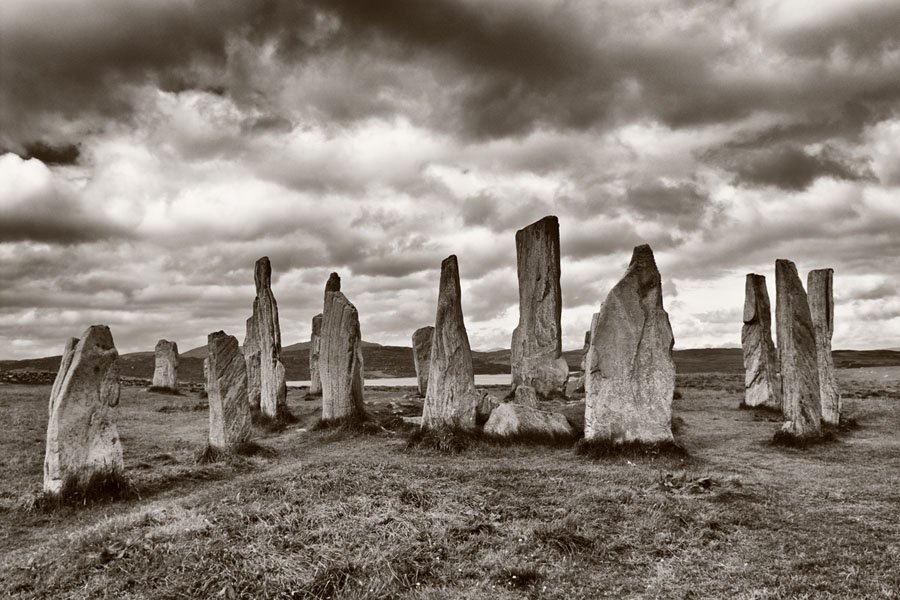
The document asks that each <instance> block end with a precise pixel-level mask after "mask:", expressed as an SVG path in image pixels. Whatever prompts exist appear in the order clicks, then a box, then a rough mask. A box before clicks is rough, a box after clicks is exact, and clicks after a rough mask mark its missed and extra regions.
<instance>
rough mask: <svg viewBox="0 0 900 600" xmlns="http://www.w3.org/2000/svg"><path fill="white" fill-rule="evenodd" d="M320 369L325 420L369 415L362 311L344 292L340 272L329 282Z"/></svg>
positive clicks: (326, 288) (327, 284)
mask: <svg viewBox="0 0 900 600" xmlns="http://www.w3.org/2000/svg"><path fill="white" fill-rule="evenodd" d="M319 372H320V374H321V378H322V419H323V420H325V421H331V420H334V419H345V418H355V417H361V416H363V415H364V414H365V406H364V400H363V385H364V381H363V355H362V337H361V335H360V331H359V313H357V311H356V307H355V306H353V304H351V303H350V301H349V300H347V298H346V296H344V294H343V293H342V292H341V278H340V277H338V275H337V273H332V274H331V276H330V277H329V278H328V283H326V284H325V309H324V310H323V311H322V342H321V347H320V356H319Z"/></svg>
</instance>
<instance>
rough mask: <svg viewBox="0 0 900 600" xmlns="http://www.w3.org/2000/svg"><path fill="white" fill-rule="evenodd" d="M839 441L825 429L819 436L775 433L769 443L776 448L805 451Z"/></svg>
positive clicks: (832, 432) (831, 432)
mask: <svg viewBox="0 0 900 600" xmlns="http://www.w3.org/2000/svg"><path fill="white" fill-rule="evenodd" d="M838 441H840V440H839V439H838V436H837V434H836V433H835V432H834V431H831V430H829V429H827V428H823V429H822V433H821V434H819V435H804V436H801V435H794V434H792V433H788V432H786V431H781V430H779V431H776V432H775V435H774V436H772V441H771V442H769V445H770V446H776V447H779V448H793V449H795V450H806V449H808V448H813V447H816V446H823V445H826V444H833V443H835V442H838Z"/></svg>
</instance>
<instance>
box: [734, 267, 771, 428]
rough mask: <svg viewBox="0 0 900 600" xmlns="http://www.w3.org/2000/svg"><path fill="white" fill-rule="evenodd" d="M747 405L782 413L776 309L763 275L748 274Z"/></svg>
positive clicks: (743, 333) (745, 335)
mask: <svg viewBox="0 0 900 600" xmlns="http://www.w3.org/2000/svg"><path fill="white" fill-rule="evenodd" d="M741 346H742V347H743V349H744V404H746V405H747V406H762V407H766V408H772V409H775V410H781V384H780V382H779V381H778V355H777V354H776V353H775V343H774V342H773V341H772V308H771V305H770V304H769V291H768V290H767V289H766V278H765V276H763V275H756V274H754V273H748V274H747V279H746V284H745V288H744V325H743V327H742V328H741Z"/></svg>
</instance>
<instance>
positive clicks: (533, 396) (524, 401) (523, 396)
mask: <svg viewBox="0 0 900 600" xmlns="http://www.w3.org/2000/svg"><path fill="white" fill-rule="evenodd" d="M514 402H515V403H516V404H521V405H522V406H530V407H531V408H537V405H538V395H537V391H535V389H534V388H533V387H531V386H530V385H520V386H519V387H517V388H516V395H515V400H514Z"/></svg>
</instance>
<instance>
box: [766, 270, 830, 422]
mask: <svg viewBox="0 0 900 600" xmlns="http://www.w3.org/2000/svg"><path fill="white" fill-rule="evenodd" d="M775 288H776V294H777V296H776V300H775V324H776V327H777V333H778V360H779V363H780V366H781V398H782V413H783V414H784V419H785V423H784V425H782V427H781V433H782V434H784V435H789V436H793V437H798V438H803V437H816V436H818V435H820V434H821V432H822V423H821V421H822V415H821V411H822V409H821V406H820V402H819V370H818V358H817V354H816V333H815V328H814V327H813V323H812V315H811V314H810V311H809V302H808V301H807V298H806V292H805V291H804V290H803V284H802V283H801V282H800V277H799V276H798V275H797V267H796V266H795V265H794V263H792V262H791V261H789V260H783V259H779V260H776V261H775Z"/></svg>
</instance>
